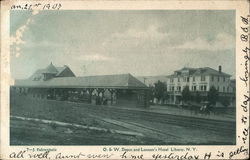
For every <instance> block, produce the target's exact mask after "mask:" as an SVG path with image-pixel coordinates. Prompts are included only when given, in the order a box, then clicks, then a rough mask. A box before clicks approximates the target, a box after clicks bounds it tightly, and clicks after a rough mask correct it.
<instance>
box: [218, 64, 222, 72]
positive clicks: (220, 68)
mask: <svg viewBox="0 0 250 160" xmlns="http://www.w3.org/2000/svg"><path fill="white" fill-rule="evenodd" d="M221 70H222V67H221V65H219V73H221Z"/></svg>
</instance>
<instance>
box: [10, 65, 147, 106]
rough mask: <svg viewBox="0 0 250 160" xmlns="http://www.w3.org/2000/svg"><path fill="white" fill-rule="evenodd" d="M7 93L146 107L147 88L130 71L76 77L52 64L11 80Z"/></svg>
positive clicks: (68, 69) (68, 70)
mask: <svg viewBox="0 0 250 160" xmlns="http://www.w3.org/2000/svg"><path fill="white" fill-rule="evenodd" d="M11 92H12V93H14V92H15V93H20V94H23V95H27V96H33V97H37V98H44V99H54V100H70V101H77V102H87V103H93V104H110V105H114V104H115V105H120V106H128V107H129V106H143V107H148V106H149V88H148V87H147V86H146V85H145V84H143V83H142V82H140V81H139V80H138V79H136V78H135V77H133V76H132V75H131V74H119V75H100V76H85V77H76V76H75V74H74V73H73V72H72V71H71V69H70V68H69V67H68V66H66V65H65V66H64V67H55V66H54V65H53V64H52V63H51V64H49V65H48V66H47V67H46V68H45V69H39V70H37V71H36V72H35V73H34V74H33V75H32V76H31V77H29V78H28V79H22V80H15V84H14V85H13V86H11Z"/></svg>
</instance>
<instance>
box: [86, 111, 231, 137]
mask: <svg viewBox="0 0 250 160" xmlns="http://www.w3.org/2000/svg"><path fill="white" fill-rule="evenodd" d="M84 109H86V110H88V111H90V112H94V113H95V114H98V115H100V116H101V115H104V116H107V117H109V118H111V117H113V118H115V119H117V118H120V119H125V120H131V119H134V120H145V121H152V120H153V121H154V122H157V123H163V124H171V125H177V126H182V127H187V128H190V127H192V128H196V129H205V130H210V131H214V132H216V133H221V134H225V133H227V134H235V132H236V131H235V130H236V122H230V121H222V120H212V119H202V118H196V117H187V116H178V115H171V114H163V113H155V112H148V111H141V110H126V109H122V108H115V107H112V108H111V107H105V106H89V107H84ZM124 111H125V112H124Z"/></svg>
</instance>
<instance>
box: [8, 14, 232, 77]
mask: <svg viewBox="0 0 250 160" xmlns="http://www.w3.org/2000/svg"><path fill="white" fill-rule="evenodd" d="M10 45H11V50H10V51H11V52H10V54H11V59H10V62H11V64H10V68H11V75H12V78H15V79H23V78H28V77H29V76H31V75H32V74H33V73H34V72H35V71H36V70H37V69H40V68H45V67H46V66H47V65H49V64H50V63H51V62H52V63H53V64H54V65H55V66H63V65H68V66H69V67H70V68H71V69H72V71H73V72H74V73H75V74H76V75H77V76H89V75H106V74H123V73H131V74H132V75H134V76H154V75H169V74H172V73H173V72H174V71H175V70H178V69H181V68H183V67H194V68H196V67H211V68H214V69H218V66H219V65H221V66H222V70H223V71H224V72H226V73H229V74H231V75H232V76H233V77H235V11H233V10H223V11H222V10H221V11H219V10H218V11H215V10H203V11H202V10H186V11H185V10H127V11H126V10H111V11H107V10H106V11H104V10H103V11H102V10H78V11H73V10H60V11H40V12H37V11H33V12H30V11H11V13H10Z"/></svg>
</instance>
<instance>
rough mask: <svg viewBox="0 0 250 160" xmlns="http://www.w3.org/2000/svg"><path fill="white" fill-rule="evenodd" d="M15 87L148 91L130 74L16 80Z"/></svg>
mask: <svg viewBox="0 0 250 160" xmlns="http://www.w3.org/2000/svg"><path fill="white" fill-rule="evenodd" d="M14 86H15V87H27V88H116V89H148V87H147V86H146V85H145V84H144V83H142V82H141V81H139V80H138V79H136V78H135V77H134V76H132V75H131V74H116V75H98V76H86V77H54V78H52V79H49V80H46V81H36V80H33V79H31V78H29V79H24V80H16V81H15V85H14Z"/></svg>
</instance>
